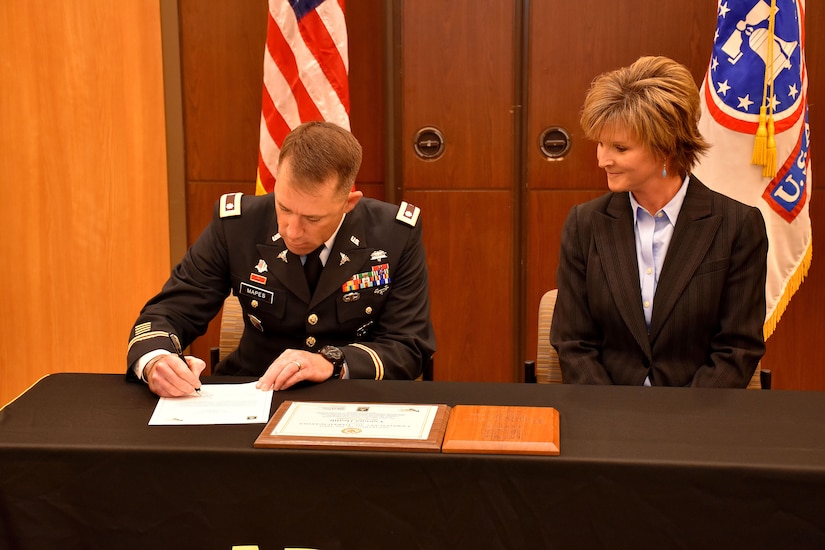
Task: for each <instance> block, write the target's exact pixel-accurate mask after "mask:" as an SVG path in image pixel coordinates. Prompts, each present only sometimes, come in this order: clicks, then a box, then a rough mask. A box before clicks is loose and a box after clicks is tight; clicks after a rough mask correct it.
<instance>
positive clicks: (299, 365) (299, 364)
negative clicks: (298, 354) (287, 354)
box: [290, 361, 303, 372]
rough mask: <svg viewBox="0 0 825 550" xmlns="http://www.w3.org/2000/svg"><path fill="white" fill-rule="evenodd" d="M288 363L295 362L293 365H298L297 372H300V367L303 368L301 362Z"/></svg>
mask: <svg viewBox="0 0 825 550" xmlns="http://www.w3.org/2000/svg"><path fill="white" fill-rule="evenodd" d="M290 363H295V366H296V367H298V372H300V371H301V369H302V368H303V367H302V366H301V363H299V362H298V361H290Z"/></svg>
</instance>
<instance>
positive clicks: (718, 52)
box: [694, 0, 812, 338]
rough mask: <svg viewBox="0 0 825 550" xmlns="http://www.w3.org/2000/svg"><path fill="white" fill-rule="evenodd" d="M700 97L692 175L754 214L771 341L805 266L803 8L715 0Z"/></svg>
mask: <svg viewBox="0 0 825 550" xmlns="http://www.w3.org/2000/svg"><path fill="white" fill-rule="evenodd" d="M717 10H718V11H717V15H718V16H717V23H716V34H715V36H714V43H713V53H712V55H711V59H710V64H709V66H708V70H707V74H706V75H705V79H704V81H703V82H702V86H701V90H700V96H701V101H702V119H701V121H700V123H699V128H700V130H701V131H702V134H703V135H704V136H705V138H706V139H707V140H708V141H709V142H710V143H711V145H712V147H711V149H710V151H709V152H708V154H707V155H706V156H705V157H703V158H701V159H700V161H699V165H698V166H697V167H696V169H695V170H694V173H695V174H696V175H697V176H698V177H699V179H701V180H702V181H703V182H704V183H705V184H707V185H708V186H709V187H711V188H713V189H715V190H717V191H719V192H720V193H724V194H726V195H728V196H730V197H733V198H734V199H736V200H739V201H741V202H743V203H746V204H750V205H753V206H757V207H758V208H759V209H760V210H761V211H762V216H763V217H764V218H765V224H766V226H767V230H768V240H769V248H768V277H767V282H766V286H765V291H766V292H765V298H766V302H767V303H766V306H767V316H766V319H765V338H767V337H769V336H770V335H771V334H772V333H773V331H774V329H775V328H776V324H777V323H778V322H779V319H780V317H781V316H782V313H784V311H785V309H786V307H787V305H788V303H789V301H790V299H791V297H792V296H793V294H794V293H795V292H796V290H797V289H798V288H799V285H800V284H801V283H802V280H803V279H804V278H805V275H806V274H807V272H808V269H809V268H810V265H811V256H812V240H811V218H810V216H809V212H808V206H809V203H810V199H811V162H810V158H809V157H808V148H809V145H810V128H809V126H808V73H807V69H806V66H805V0H737V1H731V0H720V1H719V2H718V8H717Z"/></svg>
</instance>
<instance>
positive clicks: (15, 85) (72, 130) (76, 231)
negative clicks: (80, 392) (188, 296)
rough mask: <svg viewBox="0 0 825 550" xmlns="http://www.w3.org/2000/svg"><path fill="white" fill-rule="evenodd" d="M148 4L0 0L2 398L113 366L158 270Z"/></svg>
mask: <svg viewBox="0 0 825 550" xmlns="http://www.w3.org/2000/svg"><path fill="white" fill-rule="evenodd" d="M163 105H164V103H163V81H162V66H161V34H160V10H159V6H158V2H157V1H149V0H125V1H122V2H120V1H119V2H112V1H111V0H83V1H82V2H78V1H73V2H48V1H46V0H3V1H2V2H0V189H2V196H3V201H2V207H0V208H1V209H2V215H0V262H2V268H0V288H2V291H3V294H4V297H3V298H2V301H0V303H1V304H2V307H1V308H0V406H2V405H3V404H5V403H6V402H8V401H10V400H11V399H13V398H14V397H15V396H17V395H18V394H19V393H20V392H22V391H24V390H25V389H26V388H28V387H29V386H30V385H31V384H33V383H34V382H36V381H37V380H38V379H39V378H41V377H42V376H43V375H45V374H47V373H51V372H60V371H85V372H112V373H121V372H123V371H124V369H125V367H124V359H123V358H124V351H125V346H126V342H127V339H128V333H129V329H130V327H131V323H132V322H133V320H134V317H135V315H136V313H137V311H138V310H139V308H140V307H141V306H142V304H143V303H144V302H145V300H146V298H147V296H149V295H151V294H152V293H153V292H154V291H156V290H157V289H158V288H159V286H160V284H161V283H162V282H163V281H164V280H165V278H166V277H167V276H168V273H169V229H168V228H169V222H168V207H167V176H166V149H165V130H164V114H163V113H164V107H163Z"/></svg>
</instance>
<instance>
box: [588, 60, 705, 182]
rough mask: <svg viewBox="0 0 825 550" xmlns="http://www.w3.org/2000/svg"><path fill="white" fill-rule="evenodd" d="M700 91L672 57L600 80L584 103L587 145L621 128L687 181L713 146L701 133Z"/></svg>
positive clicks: (639, 64) (645, 62)
mask: <svg viewBox="0 0 825 550" xmlns="http://www.w3.org/2000/svg"><path fill="white" fill-rule="evenodd" d="M700 116H701V108H700V105H699V90H698V89H697V87H696V82H695V81H694V80H693V76H692V75H691V74H690V71H688V70H687V68H686V67H685V66H684V65H682V64H680V63H677V62H676V61H673V60H672V59H668V58H667V57H640V58H639V59H637V60H636V61H635V62H634V63H633V64H632V65H630V66H629V67H622V68H621V69H616V70H614V71H610V72H607V73H604V74H601V75H599V76H597V77H596V78H595V79H594V80H593V82H592V84H591V85H590V89H589V90H588V91H587V95H586V97H585V100H584V106H583V107H582V114H581V126H582V129H583V130H584V135H585V137H587V138H588V139H592V140H596V141H598V139H599V136H600V135H601V134H602V132H603V131H605V130H607V131H610V130H611V129H616V128H622V129H624V130H627V131H629V132H630V133H631V134H632V135H633V136H634V137H635V138H636V139H637V140H639V141H640V142H641V143H642V144H644V145H645V146H647V147H648V148H649V149H650V150H651V151H652V152H653V153H654V154H655V155H657V156H659V155H660V156H661V157H663V159H664V161H665V162H666V163H667V169H668V171H671V170H674V171H678V173H679V174H681V175H682V176H684V175H686V174H687V173H688V172H690V170H691V169H692V168H693V166H694V165H695V164H696V162H697V161H698V159H699V156H700V155H701V154H703V153H704V152H705V151H707V149H708V148H709V147H710V145H709V144H708V143H707V142H706V141H705V139H704V138H703V137H702V134H701V133H700V132H699V128H698V123H699V117H700Z"/></svg>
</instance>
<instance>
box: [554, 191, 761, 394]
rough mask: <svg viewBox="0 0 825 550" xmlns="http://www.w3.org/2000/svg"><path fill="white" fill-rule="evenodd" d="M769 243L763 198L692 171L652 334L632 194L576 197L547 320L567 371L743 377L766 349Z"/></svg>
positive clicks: (587, 380)
mask: <svg viewBox="0 0 825 550" xmlns="http://www.w3.org/2000/svg"><path fill="white" fill-rule="evenodd" d="M767 251H768V238H767V234H766V232H765V222H764V220H763V218H762V214H761V212H760V211H759V209H758V208H755V207H751V206H747V205H744V204H742V203H740V202H737V201H735V200H733V199H731V198H729V197H726V196H724V195H722V194H720V193H717V192H715V191H712V190H710V189H708V188H707V187H706V186H705V185H704V184H702V182H700V181H699V180H698V179H697V178H695V177H694V176H690V182H689V186H688V189H687V194H686V196H685V201H684V204H683V205H682V209H681V211H680V213H679V218H678V219H677V221H676V227H675V229H674V232H673V238H672V239H671V242H670V246H669V248H668V251H667V256H666V257H665V262H664V265H663V267H662V273H661V275H660V277H659V283H658V286H657V288H656V295H655V298H654V306H653V315H652V317H651V324H650V333H649V334H648V330H647V327H646V326H645V319H644V313H643V310H642V304H641V289H640V286H639V271H638V267H637V264H636V244H635V236H634V233H633V214H632V212H631V207H630V199H629V196H628V194H627V193H607V194H605V195H603V196H601V197H599V198H597V199H595V200H592V201H590V202H587V203H584V204H580V205H577V206H575V207H573V209H572V210H571V211H570V214H569V216H568V217H567V221H566V222H565V224H564V230H563V232H562V244H561V253H560V258H559V268H558V273H557V283H558V288H559V294H558V300H557V302H556V309H555V313H554V315H553V323H552V328H551V331H550V341H551V343H552V344H553V347H555V348H556V350H557V351H558V353H559V360H560V363H561V369H562V376H563V379H564V382H565V383H575V384H626V385H642V384H643V383H644V379H645V377H646V376H648V374H649V375H650V376H651V379H652V380H651V381H652V384H653V385H657V386H658V385H661V386H715V387H745V386H747V384H748V381H749V380H750V378H751V376H752V375H753V372H754V370H755V369H756V366H757V363H758V362H759V360H760V358H761V357H762V355H763V354H764V352H765V343H764V337H763V332H762V325H763V323H764V320H765V277H766V273H767ZM542 336H543V337H545V338H546V337H547V335H542Z"/></svg>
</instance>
